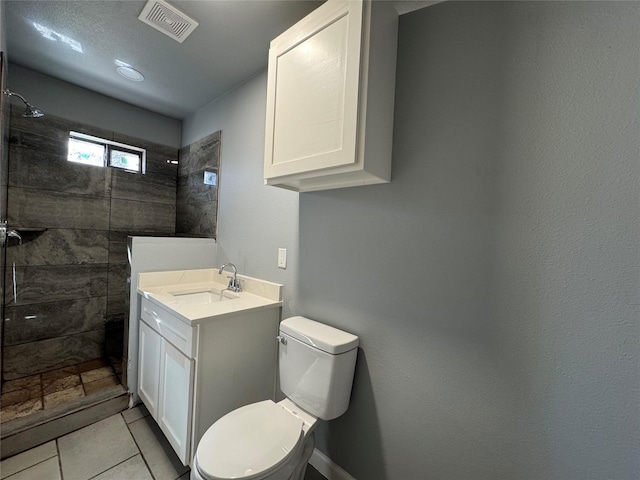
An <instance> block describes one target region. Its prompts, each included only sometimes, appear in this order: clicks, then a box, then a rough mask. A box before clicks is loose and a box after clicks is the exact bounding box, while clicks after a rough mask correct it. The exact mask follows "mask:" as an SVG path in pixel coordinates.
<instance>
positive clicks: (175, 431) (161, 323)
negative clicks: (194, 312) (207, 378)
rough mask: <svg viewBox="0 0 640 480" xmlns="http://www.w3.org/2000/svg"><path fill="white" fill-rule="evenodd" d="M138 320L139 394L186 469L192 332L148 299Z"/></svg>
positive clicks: (192, 381) (189, 415) (144, 300)
mask: <svg viewBox="0 0 640 480" xmlns="http://www.w3.org/2000/svg"><path fill="white" fill-rule="evenodd" d="M141 316H142V318H141V321H140V346H139V357H140V358H139V362H138V365H139V372H138V385H139V387H138V394H139V395H140V398H141V399H142V401H143V402H144V404H145V405H146V406H147V409H148V410H149V413H151V416H152V417H153V418H154V419H155V420H156V422H157V423H158V425H159V426H160V429H161V430H162V432H163V433H164V434H165V436H166V437H167V440H169V443H170V444H171V446H172V447H173V449H174V450H175V452H176V453H177V455H178V457H179V458H180V461H182V463H183V464H185V465H186V464H187V463H188V462H189V460H190V455H189V454H190V448H189V447H190V445H189V441H190V437H191V417H192V415H191V412H192V403H193V401H192V400H193V385H194V364H195V360H194V358H193V357H194V355H193V349H192V345H193V342H189V341H188V338H189V337H191V339H192V338H193V336H194V335H195V331H194V329H193V328H192V327H190V326H188V325H186V324H185V323H184V322H182V321H181V320H179V319H178V318H176V317H175V316H173V315H172V314H170V313H169V312H167V311H166V310H164V309H162V308H160V307H158V306H157V305H154V304H153V303H151V302H150V301H149V300H147V299H143V300H142V307H141ZM172 342H173V343H172Z"/></svg>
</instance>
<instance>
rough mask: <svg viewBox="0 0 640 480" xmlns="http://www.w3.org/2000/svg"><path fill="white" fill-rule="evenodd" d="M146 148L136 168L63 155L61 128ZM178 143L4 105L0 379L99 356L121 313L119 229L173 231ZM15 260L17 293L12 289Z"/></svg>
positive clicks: (123, 256) (123, 261)
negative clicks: (140, 168) (16, 238)
mask: <svg viewBox="0 0 640 480" xmlns="http://www.w3.org/2000/svg"><path fill="white" fill-rule="evenodd" d="M71 130H73V131H77V132H82V133H86V134H89V135H95V136H97V137H101V138H106V139H109V140H114V141H117V142H121V143H126V144H130V145H135V146H139V147H142V148H146V149H147V169H146V174H145V175H139V174H132V173H129V172H125V171H122V170H116V169H112V168H100V167H92V166H86V165H80V164H74V163H71V162H68V161H67V159H66V154H67V141H68V138H69V131H71ZM177 157H178V150H177V149H176V148H171V147H165V146H162V145H158V144H154V143H150V142H148V141H144V140H140V139H137V138H134V137H130V136H127V135H122V134H118V133H114V132H111V131H105V130H102V129H99V128H94V127H90V126H87V125H81V124H78V123H76V122H73V121H69V120H65V119H62V118H59V117H55V116H52V115H46V116H45V117H42V118H39V119H25V118H23V117H22V116H21V111H20V109H18V108H16V109H12V113H11V124H10V143H9V198H8V205H9V211H8V217H9V224H10V225H11V228H15V229H21V228H22V229H38V228H40V229H44V228H46V231H44V232H42V233H40V232H26V231H25V232H24V234H23V237H24V243H23V245H22V246H18V245H17V243H15V242H12V243H11V246H10V247H9V248H8V249H7V265H8V268H7V269H6V273H7V277H6V278H7V282H8V283H7V285H8V288H7V289H6V292H5V299H6V302H7V315H6V318H7V319H6V321H5V336H6V337H5V354H4V360H5V363H4V369H3V370H4V371H3V374H4V379H5V380H10V379H14V378H19V377H23V376H28V375H32V374H34V373H38V372H42V371H47V370H52V369H54V368H59V367H63V366H66V365H73V364H77V363H81V362H83V361H87V360H91V359H94V358H97V357H101V356H103V355H104V353H105V352H104V346H105V329H108V325H112V324H114V323H115V324H118V323H120V324H121V323H122V322H123V321H124V305H125V302H124V292H125V281H126V265H127V249H126V245H127V236H128V235H163V236H164V235H173V234H174V233H175V222H176V180H177V166H176V165H175V164H172V163H168V162H167V160H176V159H177ZM14 262H15V265H16V268H15V270H16V279H17V302H14V299H13V291H12V268H11V267H12V265H13V263H14Z"/></svg>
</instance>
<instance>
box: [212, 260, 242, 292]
mask: <svg viewBox="0 0 640 480" xmlns="http://www.w3.org/2000/svg"><path fill="white" fill-rule="evenodd" d="M226 267H231V268H233V276H229V277H228V278H229V285H227V290H231V291H232V292H236V293H237V292H240V291H242V289H241V288H240V280H238V276H237V274H238V269H237V268H236V266H235V265H234V264H233V263H225V264H224V265H222V266H221V267H220V269H219V270H218V274H219V275H222V271H223V270H224V269H225V268H226Z"/></svg>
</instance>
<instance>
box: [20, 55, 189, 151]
mask: <svg viewBox="0 0 640 480" xmlns="http://www.w3.org/2000/svg"><path fill="white" fill-rule="evenodd" d="M9 60H11V55H9ZM9 88H11V89H12V90H15V91H16V92H18V93H20V94H22V95H23V96H24V97H25V98H26V99H27V100H28V101H29V103H31V104H33V105H35V106H36V107H38V108H39V109H40V110H42V111H43V112H44V113H45V114H46V113H47V112H49V113H51V114H52V115H57V116H59V117H62V118H68V119H73V120H74V121H76V122H79V123H83V124H86V125H92V126H94V127H99V128H104V129H105V130H111V131H114V132H118V133H123V134H126V135H130V136H132V137H138V138H142V139H144V140H148V141H150V142H155V143H159V144H161V145H167V146H169V147H176V148H177V147H180V130H181V128H182V123H181V121H180V120H177V119H175V118H170V117H166V116H164V115H160V114H159V113H155V112H151V111H149V110H145V109H143V108H140V107H136V106H133V105H131V104H129V103H125V102H121V101H119V100H116V99H114V98H111V97H107V96H105V95H101V94H99V93H96V92H93V91H91V90H87V89H86V88H82V87H78V86H76V85H72V84H71V83H67V82H64V81H62V80H58V79H56V78H53V77H50V76H48V75H44V74H42V73H39V72H36V71H34V70H31V69H28V68H25V67H23V66H21V65H17V64H14V63H10V64H9ZM13 102H18V101H17V100H13Z"/></svg>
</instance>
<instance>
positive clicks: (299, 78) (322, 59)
mask: <svg viewBox="0 0 640 480" xmlns="http://www.w3.org/2000/svg"><path fill="white" fill-rule="evenodd" d="M362 12H363V6H362V2H355V1H329V2H327V3H325V4H324V5H322V6H320V7H319V8H318V9H317V10H315V11H313V12H311V13H310V14H309V15H308V16H307V17H305V18H304V19H302V20H301V21H300V22H298V23H297V24H296V25H294V26H293V27H292V28H290V29H289V30H287V31H286V32H285V33H283V34H282V35H280V36H279V37H278V38H276V39H275V40H273V41H272V42H271V48H270V49H269V73H268V87H267V119H266V140H265V178H274V177H280V176H284V175H292V174H297V173H302V172H311V171H316V170H321V169H325V168H331V167H337V166H344V165H349V164H354V163H355V162H356V147H357V122H358V92H359V74H360V47H361V33H362V18H363V15H362Z"/></svg>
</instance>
